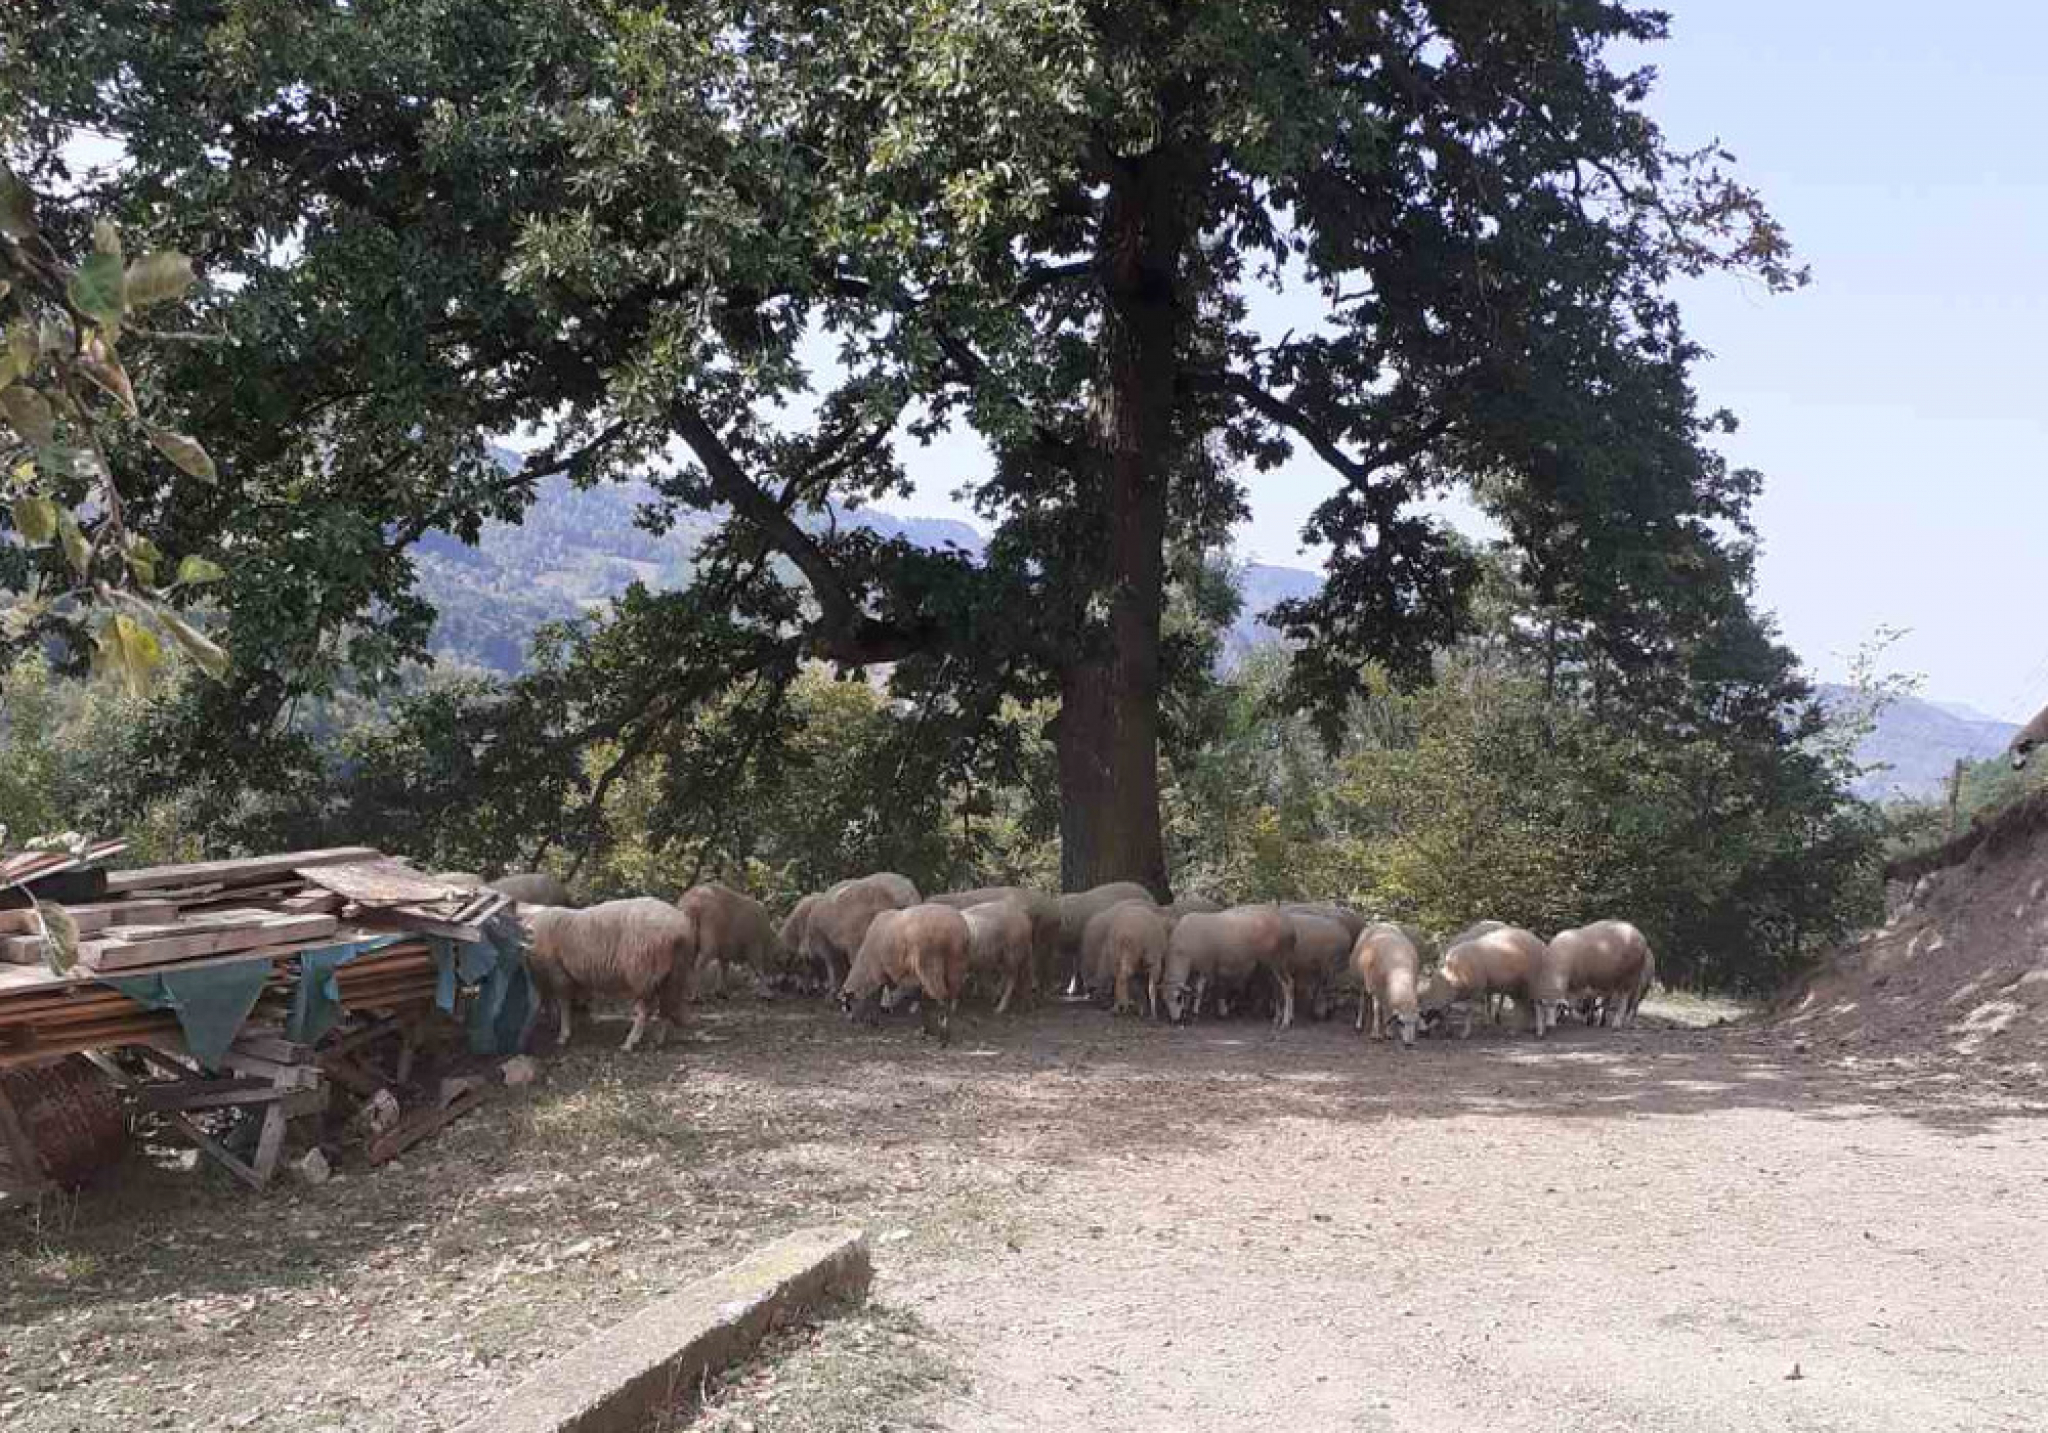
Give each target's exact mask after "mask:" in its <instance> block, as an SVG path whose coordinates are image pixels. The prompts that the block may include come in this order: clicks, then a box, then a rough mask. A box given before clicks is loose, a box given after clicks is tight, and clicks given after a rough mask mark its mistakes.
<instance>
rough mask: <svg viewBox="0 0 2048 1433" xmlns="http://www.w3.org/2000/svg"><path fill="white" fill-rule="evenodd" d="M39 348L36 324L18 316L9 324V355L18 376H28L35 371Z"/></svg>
mask: <svg viewBox="0 0 2048 1433" xmlns="http://www.w3.org/2000/svg"><path fill="white" fill-rule="evenodd" d="M38 349H39V345H38V344H37V343H36V329H35V325H34V324H32V323H30V322H29V321H28V320H27V319H19V318H18V319H16V320H15V321H14V322H13V323H10V324H9V325H7V356H8V358H9V359H11V360H12V361H13V364H14V372H15V376H16V377H19V378H26V377H28V376H29V374H31V373H33V372H35V370H36V358H37V357H38Z"/></svg>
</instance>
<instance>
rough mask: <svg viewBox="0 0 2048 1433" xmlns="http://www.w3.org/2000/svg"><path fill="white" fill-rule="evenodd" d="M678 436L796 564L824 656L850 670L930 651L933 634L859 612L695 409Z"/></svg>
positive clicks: (681, 410)
mask: <svg viewBox="0 0 2048 1433" xmlns="http://www.w3.org/2000/svg"><path fill="white" fill-rule="evenodd" d="M673 416H674V422H675V430H676V435H677V436H678V437H680V438H681V439H682V440H683V441H684V442H685V443H686V444H688V445H689V448H690V451H691V452H692V453H694V454H695V455H696V457H697V461H698V462H699V463H701V464H703V466H704V472H705V475H706V476H707V477H709V478H710V479H711V486H712V488H713V489H715V490H716V491H717V493H718V495H719V496H720V497H722V498H723V499H725V501H726V502H727V503H728V504H729V505H730V506H731V507H732V510H733V511H734V512H735V513H737V514H738V515H739V516H740V517H742V518H744V519H745V520H746V521H747V522H749V523H751V524H752V525H753V526H754V527H755V528H756V529H757V530H758V531H759V532H760V533H761V535H762V537H763V538H765V539H766V540H767V542H768V544H769V545H770V546H771V547H773V548H774V549H775V550H776V551H778V552H780V553H781V554H782V555H783V556H784V557H787V558H788V559H789V560H790V561H791V562H793V563H795V564H796V567H797V570H798V571H799V572H801V573H802V574H803V575H804V581H805V582H807V583H809V584H810V588H811V593H812V595H813V596H814V597H816V598H817V599H818V608H819V614H820V621H819V630H818V632H817V634H816V635H817V639H818V642H819V645H820V647H821V649H822V650H823V652H824V654H825V655H827V656H829V657H830V658H831V659H832V660H834V661H836V662H842V663H845V664H846V665H848V666H868V665H872V664H874V663H879V662H900V661H902V660H903V659H904V658H905V657H909V656H913V655H915V654H916V653H918V652H921V651H924V650H925V649H926V648H927V647H929V646H930V645H931V636H932V634H930V633H928V632H917V631H912V630H909V629H906V628H903V627H899V626H896V625H894V624H892V623H888V622H879V621H877V620H875V619H874V618H873V617H870V616H869V615H868V614H867V613H866V612H865V611H863V610H862V609H861V604H860V602H859V601H858V600H857V599H856V597H855V595H854V593H853V592H852V590H851V589H849V588H848V587H847V585H846V579H845V576H844V574H842V573H841V572H840V571H839V569H838V568H837V567H835V566H834V565H833V563H832V558H831V555H830V554H828V553H827V552H826V551H825V549H824V548H822V547H820V546H819V545H818V544H817V542H816V540H815V539H813V538H812V537H811V535H810V534H809V533H807V532H805V531H804V530H803V528H801V527H799V526H798V525H797V522H796V519H795V518H793V517H791V516H790V515H789V512H788V510H787V509H785V508H784V507H783V506H782V505H781V504H780V503H778V502H777V501H776V500H775V499H774V498H772V497H770V496H769V495H768V494H767V493H765V492H763V491H762V490H761V489H760V488H759V487H757V486H755V484H754V481H753V480H752V479H751V478H749V477H748V476H747V475H746V472H745V471H744V470H743V469H742V468H741V467H740V465H739V463H738V461H737V460H735V459H734V457H733V456H732V453H731V451H730V450H729V449H727V447H726V446H725V443H724V440H722V439H721V438H720V437H719V436H718V433H717V431H716V430H715V429H713V428H712V426H711V424H710V423H709V422H708V421H707V420H706V419H705V417H704V415H703V414H702V413H701V412H699V411H698V410H697V408H696V407H695V406H694V405H693V404H689V403H678V404H677V405H676V406H675V410H674V415H673Z"/></svg>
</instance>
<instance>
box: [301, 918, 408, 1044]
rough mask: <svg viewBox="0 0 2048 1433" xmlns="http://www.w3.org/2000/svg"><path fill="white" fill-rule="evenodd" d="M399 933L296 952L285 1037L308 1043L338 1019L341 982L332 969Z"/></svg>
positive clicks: (323, 1032)
mask: <svg viewBox="0 0 2048 1433" xmlns="http://www.w3.org/2000/svg"><path fill="white" fill-rule="evenodd" d="M403 939H404V937H403V936H396V935H380V936H378V937H376V938H375V939H373V940H359V941H356V942H354V943H353V944H351V945H330V946H325V947H322V948H321V949H319V950H308V951H303V952H301V953H300V955H299V972H300V973H299V985H298V988H297V989H296V990H294V991H293V992H292V1018H291V1021H290V1023H289V1024H287V1025H286V1026H285V1038H286V1039H289V1040H296V1041H298V1042H300V1043H301V1044H305V1045H311V1044H314V1043H315V1042H317V1041H318V1040H319V1038H320V1037H321V1036H322V1035H325V1034H326V1033H327V1032H328V1031H329V1030H332V1029H333V1028H334V1026H335V1024H336V1022H338V1021H339V1020H340V1019H341V1016H342V1005H341V982H340V980H338V979H336V978H335V974H334V972H335V971H337V970H339V969H340V968H341V967H342V966H344V965H347V964H348V963H349V962H350V961H351V960H354V959H355V958H356V957H357V956H359V955H367V954H368V953H369V952H371V951H373V950H382V949H383V948H384V947H385V946H387V945H390V944H392V943H393V942H394V941H398V940H403Z"/></svg>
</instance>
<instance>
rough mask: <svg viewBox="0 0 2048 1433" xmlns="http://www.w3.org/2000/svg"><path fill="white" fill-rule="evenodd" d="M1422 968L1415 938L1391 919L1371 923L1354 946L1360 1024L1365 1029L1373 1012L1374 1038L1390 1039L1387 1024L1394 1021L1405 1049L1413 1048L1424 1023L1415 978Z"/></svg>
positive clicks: (1353, 969) (1353, 963)
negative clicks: (1368, 1011) (1417, 1031)
mask: <svg viewBox="0 0 2048 1433" xmlns="http://www.w3.org/2000/svg"><path fill="white" fill-rule="evenodd" d="M1421 967H1422V958H1421V956H1419V955H1418V954H1417V953H1416V950H1415V941H1414V940H1413V938H1411V937H1410V936H1409V934H1408V932H1407V931H1405V930H1403V929H1401V927H1399V926H1397V925H1395V924H1393V923H1392V922H1391V921H1381V922H1380V923H1378V924H1377V925H1369V926H1367V927H1366V928H1365V929H1364V930H1363V931H1362V932H1360V933H1359V937H1358V943H1357V944H1356V945H1354V946H1352V947H1351V969H1352V971H1353V973H1354V974H1356V975H1357V977H1358V1024H1357V1026H1356V1027H1355V1028H1357V1029H1359V1030H1363V1029H1365V1024H1366V1020H1365V1017H1366V1010H1367V1007H1368V1006H1370V1007H1371V1011H1372V1038H1373V1039H1375V1040H1381V1039H1385V1038H1386V1031H1387V1024H1388V1022H1389V1021H1391V1022H1392V1023H1393V1026H1394V1033H1395V1034H1396V1035H1397V1036H1399V1037H1400V1041H1401V1048H1402V1049H1404V1050H1408V1049H1412V1048H1414V1045H1415V1030H1416V1027H1417V1026H1418V1025H1420V1024H1421V1023H1422V1022H1421V1018H1420V1008H1419V1005H1418V1002H1417V1001H1416V998H1415V979H1416V975H1417V973H1418V972H1419V971H1420V969H1421Z"/></svg>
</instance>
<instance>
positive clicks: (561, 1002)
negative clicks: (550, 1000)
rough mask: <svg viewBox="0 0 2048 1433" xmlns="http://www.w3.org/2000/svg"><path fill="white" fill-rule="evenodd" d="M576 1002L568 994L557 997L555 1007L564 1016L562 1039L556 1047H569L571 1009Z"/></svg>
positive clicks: (563, 1048) (564, 1048)
mask: <svg viewBox="0 0 2048 1433" xmlns="http://www.w3.org/2000/svg"><path fill="white" fill-rule="evenodd" d="M574 1003H575V1002H574V1001H573V1000H571V999H570V997H569V996H568V995H567V994H563V995H560V996H557V997H556V998H555V1008H556V1010H557V1011H558V1012H559V1013H560V1015H561V1017H562V1024H561V1039H560V1041H559V1043H558V1045H557V1047H556V1048H558V1049H562V1050H566V1049H568V1048H569V1009H570V1007H571V1006H572V1005H573V1004H574Z"/></svg>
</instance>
